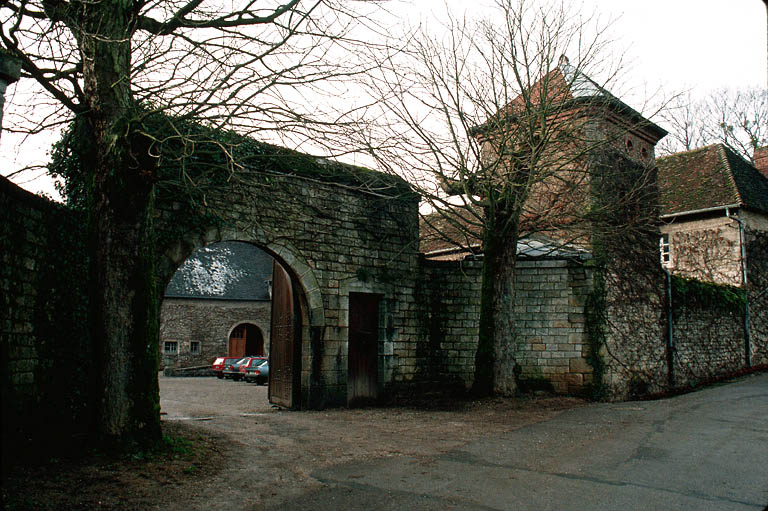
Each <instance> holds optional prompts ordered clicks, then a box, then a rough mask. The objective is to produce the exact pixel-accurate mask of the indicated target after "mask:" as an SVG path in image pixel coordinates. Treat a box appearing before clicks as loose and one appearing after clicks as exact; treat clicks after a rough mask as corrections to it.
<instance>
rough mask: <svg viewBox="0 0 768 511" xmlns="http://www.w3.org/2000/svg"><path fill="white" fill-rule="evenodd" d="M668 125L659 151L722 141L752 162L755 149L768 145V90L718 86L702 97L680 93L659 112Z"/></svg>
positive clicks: (686, 149)
mask: <svg viewBox="0 0 768 511" xmlns="http://www.w3.org/2000/svg"><path fill="white" fill-rule="evenodd" d="M661 116H662V118H663V119H664V121H666V123H667V125H668V126H669V127H670V128H671V131H670V136H669V137H667V138H666V139H665V140H664V141H663V142H662V144H661V145H660V147H659V149H660V152H661V153H662V154H673V153H676V152H679V151H690V150H692V149H698V148H700V147H703V146H706V145H710V144H716V143H722V144H724V145H726V146H727V147H729V148H730V149H732V150H734V151H735V152H737V153H738V154H740V155H741V156H742V157H744V159H746V160H747V161H750V162H753V163H754V160H753V158H754V153H755V149H757V148H759V147H763V146H765V145H768V90H766V89H764V88H747V89H736V90H731V89H720V90H716V91H713V92H711V93H709V94H708V95H706V96H704V97H703V98H701V99H695V98H694V97H693V96H692V95H691V94H690V93H689V94H687V95H681V96H678V97H677V98H675V100H674V101H673V102H672V103H671V104H670V105H668V106H667V107H666V108H665V110H664V111H663V112H662V114H661Z"/></svg>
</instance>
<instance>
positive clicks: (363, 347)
mask: <svg viewBox="0 0 768 511" xmlns="http://www.w3.org/2000/svg"><path fill="white" fill-rule="evenodd" d="M380 301H381V296H380V295H375V294H369V293H350V294H349V342H348V351H347V404H348V405H349V406H361V405H364V404H369V403H372V402H374V401H376V398H378V395H379V392H378V380H379V302H380Z"/></svg>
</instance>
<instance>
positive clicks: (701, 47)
mask: <svg viewBox="0 0 768 511" xmlns="http://www.w3.org/2000/svg"><path fill="white" fill-rule="evenodd" d="M580 1H581V2H583V5H584V11H585V12H592V11H593V10H594V11H595V12H596V14H598V15H599V16H600V17H601V19H613V20H615V22H614V25H613V27H612V30H611V32H612V39H614V40H615V41H616V45H617V46H616V51H617V52H618V53H620V52H621V51H622V50H625V56H626V57H627V58H628V62H629V65H628V66H627V67H626V68H625V72H626V74H625V75H624V78H623V79H622V84H625V85H626V86H627V87H628V88H629V89H628V90H626V91H613V92H616V93H618V95H620V96H621V97H622V99H624V100H625V101H626V102H627V103H629V104H630V105H631V106H633V107H636V108H641V107H642V104H638V101H639V100H637V99H634V97H636V98H643V97H644V98H647V97H648V96H649V95H652V94H653V93H654V92H656V91H658V90H659V89H660V88H661V89H662V90H663V91H664V92H665V93H667V94H671V93H674V92H681V91H683V90H687V89H691V90H692V91H693V93H694V94H695V95H703V94H706V93H707V92H709V91H711V90H714V89H717V88H722V87H731V88H735V87H748V86H749V87H754V86H763V87H765V86H766V83H768V70H767V69H766V7H765V4H764V2H763V1H762V0H727V1H724V0H644V1H638V0H580ZM446 3H447V4H448V6H449V7H450V8H451V9H453V10H455V11H457V12H461V11H462V10H467V11H468V12H470V13H471V12H477V11H478V10H480V11H482V10H483V8H482V7H478V5H483V4H488V3H490V0H481V1H480V2H477V0H475V1H472V3H471V4H470V3H469V2H467V1H461V0H447V1H444V0H414V1H413V3H412V4H411V5H403V6H402V7H400V6H397V8H394V6H392V4H390V8H393V10H395V11H397V12H399V13H400V14H401V15H404V16H407V18H408V19H409V21H411V22H413V23H416V22H418V20H419V19H425V20H427V19H429V18H430V17H431V12H432V11H434V12H438V13H442V12H444V10H445V5H444V4H446ZM10 90H11V89H10V88H9V91H10ZM627 94H628V95H630V96H632V97H627ZM8 106H10V105H8V104H7V103H6V107H8ZM50 143H51V138H50V137H43V136H38V137H34V138H29V139H27V140H26V141H24V142H23V143H22V140H21V137H18V136H14V135H13V134H10V133H4V134H3V136H2V139H0V169H2V173H3V175H8V174H10V173H12V172H14V171H15V170H17V169H19V168H21V167H23V166H25V165H28V164H30V163H33V162H38V163H40V162H44V161H45V160H46V152H47V151H48V149H49V147H50ZM14 181H15V182H17V183H18V184H20V185H21V186H23V187H24V188H26V189H28V190H30V191H32V192H40V191H43V192H47V193H50V194H51V195H54V196H56V194H55V192H54V191H53V187H52V184H51V182H50V180H49V179H48V178H47V177H46V176H45V175H44V173H42V172H37V173H35V174H33V173H26V174H23V175H21V176H19V177H16V178H14Z"/></svg>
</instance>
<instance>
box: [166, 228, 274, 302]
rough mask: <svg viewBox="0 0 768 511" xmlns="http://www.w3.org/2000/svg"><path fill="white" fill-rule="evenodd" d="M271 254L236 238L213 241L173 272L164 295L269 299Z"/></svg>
mask: <svg viewBox="0 0 768 511" xmlns="http://www.w3.org/2000/svg"><path fill="white" fill-rule="evenodd" d="M271 278H272V257H271V256H270V255H269V254H267V253H266V252H264V251H263V250H261V249H259V248H258V247H255V246H253V245H250V244H248V243H242V242H237V241H226V242H222V243H214V244H213V245H209V246H207V247H203V248H200V249H198V250H196V251H195V252H193V253H192V255H190V256H189V257H188V258H187V259H186V260H185V261H184V262H183V263H182V265H181V266H180V267H179V269H178V270H177V271H176V273H175V274H174V275H173V278H172V279H171V282H170V283H169V284H168V287H167V288H166V290H165V296H166V298H198V299H200V298H205V299H211V300H269V299H270V297H269V282H268V281H269V280H271Z"/></svg>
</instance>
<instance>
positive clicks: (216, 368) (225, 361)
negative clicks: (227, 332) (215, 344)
mask: <svg viewBox="0 0 768 511" xmlns="http://www.w3.org/2000/svg"><path fill="white" fill-rule="evenodd" d="M240 358H242V357H217V358H216V360H214V361H213V365H211V369H213V373H214V374H215V375H216V378H224V367H225V366H228V365H229V364H231V363H232V362H235V361H237V360H240Z"/></svg>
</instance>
